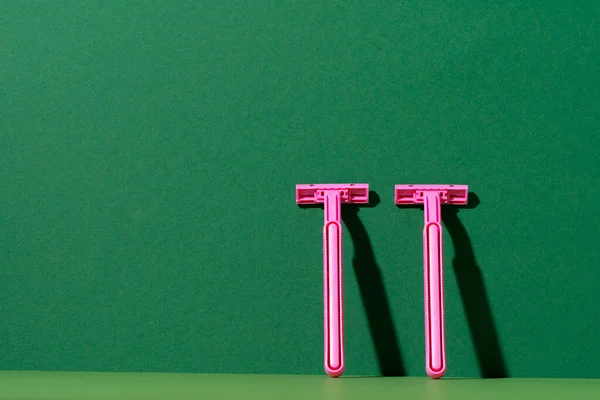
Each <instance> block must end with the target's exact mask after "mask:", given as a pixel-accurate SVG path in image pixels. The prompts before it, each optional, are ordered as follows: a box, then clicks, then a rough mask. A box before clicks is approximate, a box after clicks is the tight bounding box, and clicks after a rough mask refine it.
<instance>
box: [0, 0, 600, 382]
mask: <svg viewBox="0 0 600 400" xmlns="http://www.w3.org/2000/svg"><path fill="white" fill-rule="evenodd" d="M599 16H600V7H598V4H597V2H594V1H585V2H578V3H577V4H573V5H566V4H565V3H564V2H560V1H504V2H495V1H464V2H453V1H441V0H438V1H377V2H375V1H372V2H368V1H359V0H348V1H335V0H331V1H324V2H316V3H315V2H304V1H278V2H276V1H270V0H255V1H240V0H235V1H229V0H218V1H216V0H215V1H173V0H168V1H167V0H165V1H162V0H155V1H151V2H147V1H134V0H130V1H113V0H110V1H103V2H97V1H90V0H85V1H84V0H81V1H78V2H56V1H35V2H33V1H16V0H7V1H3V2H1V4H0V66H1V68H0V82H1V85H0V88H1V89H0V96H1V97H0V102H1V104H0V105H1V107H0V128H1V132H0V149H1V153H0V182H1V189H0V310H1V318H0V368H1V369H4V370H31V369H34V370H81V371H89V370H99V371H169V372H215V373H217V372H218V373H224V372H231V373H294V374H321V373H322V364H323V362H322V351H323V349H322V347H323V339H322V336H323V333H322V265H321V262H322V261H321V260H322V244H321V233H320V232H321V228H322V218H323V215H322V212H321V211H320V210H319V209H300V208H298V207H297V206H296V205H295V202H294V185H295V184H297V183H323V182H357V183H362V182H365V183H369V184H370V185H371V189H372V190H373V191H374V192H375V194H374V195H373V197H374V198H375V197H378V198H379V200H380V201H379V204H377V205H376V206H375V207H366V208H361V209H360V210H358V211H357V210H356V209H352V208H349V207H345V208H344V219H345V231H344V235H345V242H344V250H345V256H346V257H345V259H346V264H345V272H344V274H345V275H344V277H345V291H346V292H345V293H346V298H345V310H346V363H347V369H346V373H347V374H350V375H367V374H375V375H377V374H386V375H394V374H408V375H425V371H424V338H423V288H422V248H421V246H422V242H421V229H422V219H423V213H422V211H421V210H419V209H418V208H414V209H398V208H396V207H395V206H394V204H393V185H394V184H396V183H456V184H468V185H469V186H470V189H471V191H472V192H473V193H474V196H472V198H471V206H470V207H468V208H465V209H461V210H452V209H451V208H449V207H447V208H445V209H444V211H443V213H444V225H445V228H446V230H445V233H444V235H445V236H444V239H445V243H446V247H445V250H446V260H447V262H446V318H447V354H448V376H513V377H599V376H600V364H598V359H599V358H600V345H598V343H597V337H598V332H599V331H600V318H599V317H600V307H599V306H598V304H599V303H600V291H599V290H598V288H599V287H600V269H599V267H600V256H599V252H598V243H599V239H600V235H599V219H598V213H597V203H598V199H599V198H600V189H599V185H598V182H599V174H598V171H599V169H598V159H599V157H598V146H599V144H600V139H599V137H598V128H599V126H600V123H599V120H598V110H599V105H600V104H599V92H598V88H599V84H598V76H600V69H599V67H598V66H599V64H600V63H599V62H598V61H599V60H600V57H599V56H600V52H599V41H600V32H599V23H598V18H599Z"/></svg>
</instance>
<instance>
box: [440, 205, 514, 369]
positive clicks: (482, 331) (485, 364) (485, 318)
mask: <svg viewBox="0 0 600 400" xmlns="http://www.w3.org/2000/svg"><path fill="white" fill-rule="evenodd" d="M479 203H480V200H479V197H477V195H476V194H475V193H469V203H468V205H466V206H463V207H444V211H443V212H442V221H443V223H444V225H445V226H446V229H448V233H449V234H450V238H451V240H452V243H453V245H454V259H453V260H452V267H453V270H454V274H455V276H456V282H457V283H458V289H459V291H460V296H461V300H462V303H463V307H464V309H465V314H466V317H467V322H468V325H469V330H470V332H471V339H472V340H473V345H474V347H475V353H476V355H477V362H478V364H479V371H480V373H481V376H482V377H483V378H507V377H508V371H507V369H506V363H505V362H504V357H503V356H502V348H501V346H500V340H499V338H498V332H497V331H496V326H495V324H494V318H493V316H492V311H491V307H490V303H489V299H488V296H487V294H486V290H485V283H484V281H483V274H482V273H481V268H480V267H479V265H478V264H477V260H476V258H475V252H474V250H473V245H472V244H471V240H470V239H469V235H468V233H467V230H466V228H465V226H464V225H463V224H462V222H461V221H460V219H459V218H458V213H459V210H460V208H468V209H472V208H475V207H477V206H478V205H479Z"/></svg>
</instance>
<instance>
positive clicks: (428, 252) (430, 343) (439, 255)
mask: <svg viewBox="0 0 600 400" xmlns="http://www.w3.org/2000/svg"><path fill="white" fill-rule="evenodd" d="M423 200H424V211H425V227H424V229H423V255H424V257H423V260H424V273H425V358H426V370H427V375H429V376H430V377H432V378H435V379H438V378H441V377H442V376H443V375H444V373H445V372H446V339H445V334H444V266H443V250H442V237H443V235H442V225H441V200H442V199H441V198H440V193H439V192H429V193H427V192H426V193H425V196H424V199H423Z"/></svg>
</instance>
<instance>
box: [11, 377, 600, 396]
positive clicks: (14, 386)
mask: <svg viewBox="0 0 600 400" xmlns="http://www.w3.org/2000/svg"><path fill="white" fill-rule="evenodd" d="M598 396H600V380H583V379H582V380H567V379H562V380H561V379H497V380H482V379H445V380H440V381H433V380H431V379H427V378H368V377H356V378H352V377H344V378H341V379H331V378H328V377H326V376H302V375H296V376H293V375H211V374H198V375H193V374H156V373H89V372H88V373H86V372H71V373H65V372H63V373H61V372H1V373H0V399H6V400H8V399H10V400H33V399H36V400H51V399H52V400H54V399H56V400H138V399H139V400H154V399H156V400H184V399H186V400H187V399H190V400H192V399H194V400H197V399H211V400H221V399H222V400H237V399H252V400H259V399H260V400H267V399H273V400H283V399H285V400H295V399H298V400H300V399H302V400H318V399H324V400H330V399H331V400H334V399H336V400H337V399H340V400H341V399H343V400H354V399H356V400H365V399H367V400H378V399H407V400H408V399H409V400H419V399H428V400H435V399H444V400H470V399H473V400H481V399H486V400H494V399H513V400H514V399H567V398H568V399H578V400H580V399H597V398H598Z"/></svg>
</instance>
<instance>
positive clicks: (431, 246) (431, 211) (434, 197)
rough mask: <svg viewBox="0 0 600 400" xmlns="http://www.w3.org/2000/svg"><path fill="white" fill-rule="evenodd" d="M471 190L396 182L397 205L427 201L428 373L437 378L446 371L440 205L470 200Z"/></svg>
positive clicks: (424, 232)
mask: <svg viewBox="0 0 600 400" xmlns="http://www.w3.org/2000/svg"><path fill="white" fill-rule="evenodd" d="M468 193H469V188H468V186H467V185H396V187H395V191H394V201H395V203H396V204H398V205H408V204H423V205H424V210H425V227H424V229H423V261H424V275H425V360H426V361H425V366H426V371H427V375H429V376H430V377H431V378H434V379H439V378H441V377H442V376H444V374H445V373H446V338H445V328H444V262H443V256H444V253H443V245H442V237H443V235H442V224H441V222H442V210H441V205H442V204H454V205H464V204H467V199H468Z"/></svg>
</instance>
